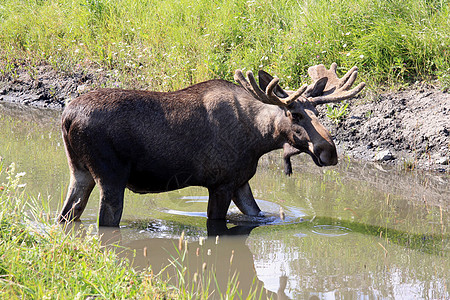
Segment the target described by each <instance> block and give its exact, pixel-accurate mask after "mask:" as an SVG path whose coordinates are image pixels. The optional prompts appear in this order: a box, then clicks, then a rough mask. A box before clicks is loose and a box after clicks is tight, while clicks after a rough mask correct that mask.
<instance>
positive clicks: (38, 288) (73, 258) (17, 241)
mask: <svg viewBox="0 0 450 300" xmlns="http://www.w3.org/2000/svg"><path fill="white" fill-rule="evenodd" d="M23 175H24V173H16V171H15V166H14V164H12V165H11V166H9V167H8V168H6V169H5V170H4V169H3V167H2V165H1V161H0V182H2V181H1V179H3V178H5V180H6V183H2V184H0V298H1V299H94V298H99V299H208V297H209V296H210V295H211V294H212V293H213V292H214V293H215V294H214V295H215V296H216V298H218V297H222V298H224V299H261V294H259V295H258V294H257V293H256V290H253V291H251V293H250V294H249V295H248V296H247V297H245V296H243V295H242V292H241V291H240V290H239V289H238V276H237V274H230V277H229V281H228V286H227V287H228V289H227V290H226V291H222V293H220V294H218V291H214V289H215V287H216V285H217V282H216V281H215V277H214V270H213V269H211V270H209V271H208V272H198V275H197V278H198V280H197V281H195V280H194V281H193V282H189V279H190V278H191V277H190V275H191V274H190V273H189V272H190V270H189V269H188V268H187V267H186V266H187V263H186V262H185V261H184V258H185V254H186V252H185V251H186V249H187V248H186V247H184V248H183V247H181V248H180V250H179V251H178V254H179V257H172V259H171V261H172V263H171V265H169V267H173V268H175V274H176V276H175V279H176V280H175V281H176V284H171V283H169V282H167V281H164V280H163V279H164V278H163V276H162V273H160V274H157V275H154V274H153V272H152V270H151V269H148V270H146V271H142V272H137V271H135V270H134V269H133V268H132V266H131V265H130V262H129V261H127V260H124V259H119V257H118V256H117V251H120V249H119V248H114V247H113V248H110V247H108V248H106V247H104V246H102V245H101V242H100V238H99V237H98V236H97V235H94V234H91V233H90V230H91V229H87V230H86V232H84V233H83V232H82V231H76V232H75V231H73V230H72V231H70V230H68V232H66V231H67V230H64V228H63V227H62V226H60V225H59V224H55V223H54V222H53V220H49V219H50V218H49V217H48V216H49V213H43V211H45V209H43V207H42V205H41V204H39V201H37V200H36V199H33V198H31V197H29V196H26V195H25V193H24V184H22V183H21V177H23ZM202 251H203V250H202ZM205 251H206V250H205Z"/></svg>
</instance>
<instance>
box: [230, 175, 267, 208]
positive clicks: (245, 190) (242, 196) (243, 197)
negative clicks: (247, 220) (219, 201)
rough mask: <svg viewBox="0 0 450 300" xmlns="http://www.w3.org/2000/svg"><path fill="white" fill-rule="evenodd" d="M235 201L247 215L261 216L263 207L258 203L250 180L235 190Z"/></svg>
mask: <svg viewBox="0 0 450 300" xmlns="http://www.w3.org/2000/svg"><path fill="white" fill-rule="evenodd" d="M233 202H234V204H236V206H237V207H238V208H239V210H240V211H241V212H242V213H243V214H245V215H248V216H259V215H260V214H261V209H259V207H258V204H256V201H255V198H254V197H253V194H252V190H251V189H250V185H249V184H248V182H246V183H245V184H244V185H243V186H241V187H240V188H238V189H237V190H236V191H235V192H234V195H233Z"/></svg>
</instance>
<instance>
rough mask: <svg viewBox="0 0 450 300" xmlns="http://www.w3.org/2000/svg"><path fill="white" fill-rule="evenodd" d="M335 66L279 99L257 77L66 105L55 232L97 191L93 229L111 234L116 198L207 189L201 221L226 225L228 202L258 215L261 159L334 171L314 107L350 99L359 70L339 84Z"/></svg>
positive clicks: (93, 97)
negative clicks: (64, 169)
mask: <svg viewBox="0 0 450 300" xmlns="http://www.w3.org/2000/svg"><path fill="white" fill-rule="evenodd" d="M336 69H337V65H336V64H335V63H333V64H332V65H331V67H330V69H326V68H325V66H324V65H317V66H313V67H310V68H309V69H308V73H309V75H310V77H311V78H312V80H313V82H312V84H310V85H307V84H305V85H303V86H302V87H301V88H300V89H298V90H297V91H295V92H291V91H285V90H283V89H282V88H281V87H280V86H279V85H278V78H273V77H272V76H271V75H269V74H268V73H266V72H264V71H259V73H258V77H259V86H258V84H257V82H256V80H255V78H254V76H253V74H252V72H250V71H249V72H247V78H248V79H246V78H245V77H244V75H243V73H242V71H240V70H236V72H235V76H234V78H235V80H236V81H237V83H238V85H237V84H234V83H232V82H229V81H225V80H209V81H206V82H202V83H198V84H195V85H193V86H190V87H187V88H185V89H182V90H179V91H174V92H152V91H137V90H121V89H99V90H95V91H92V92H89V93H87V94H84V95H82V96H80V97H78V98H76V99H75V100H73V101H71V102H70V103H69V104H68V105H67V107H66V108H65V109H64V112H63V114H62V135H63V140H64V146H65V151H66V155H67V159H68V163H69V169H70V184H69V188H68V192H67V196H66V199H65V202H64V205H63V208H62V211H61V213H60V215H59V217H58V220H59V221H60V222H65V221H74V220H77V219H79V218H80V216H81V214H82V213H83V210H84V209H85V207H86V204H87V202H88V198H89V195H90V193H91V191H92V189H93V188H94V186H95V184H98V186H99V188H100V212H99V220H98V223H99V225H100V226H118V225H119V222H120V219H121V216H122V211H123V202H124V190H125V188H128V189H130V190H131V191H133V192H136V193H159V192H166V191H171V190H176V189H180V188H184V187H187V186H202V187H206V188H207V189H208V192H209V200H208V208H207V215H208V219H211V220H215V219H225V217H226V214H227V211H228V207H229V205H230V203H231V200H233V202H234V203H235V204H236V206H237V207H238V208H239V210H240V211H241V212H242V213H244V214H246V215H250V216H257V215H261V210H260V208H259V207H258V205H257V203H256V202H255V199H254V198H253V195H252V191H251V189H250V185H249V183H248V181H249V180H250V179H251V178H252V177H253V175H254V174H255V172H256V168H257V164H258V160H259V158H260V157H261V156H262V155H263V154H265V153H268V152H270V151H272V150H275V149H281V148H282V149H283V150H284V161H285V172H286V173H287V174H288V175H290V173H291V172H292V167H291V162H290V157H291V156H293V155H296V154H298V153H301V152H306V153H308V154H309V155H310V156H311V157H312V159H313V161H314V162H315V164H316V165H318V166H330V165H335V164H337V161H338V158H337V153H336V147H335V145H334V143H333V140H332V138H331V135H330V133H329V132H328V131H327V130H326V129H325V127H324V126H323V125H322V124H321V123H320V122H319V120H318V118H317V110H316V109H315V106H316V105H320V104H324V103H330V102H339V101H342V100H344V99H348V98H352V97H353V96H355V95H356V94H357V93H359V92H360V91H361V90H362V89H363V88H364V83H360V84H359V85H358V86H356V87H355V88H353V89H351V86H352V85H353V83H354V81H355V79H356V76H357V68H356V67H353V68H352V69H351V70H349V71H348V72H347V74H346V75H344V76H343V77H342V78H339V77H338V76H337V74H336Z"/></svg>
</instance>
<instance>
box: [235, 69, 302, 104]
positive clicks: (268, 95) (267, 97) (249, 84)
mask: <svg viewBox="0 0 450 300" xmlns="http://www.w3.org/2000/svg"><path fill="white" fill-rule="evenodd" d="M247 78H248V80H246V79H245V77H244V74H242V71H241V70H239V69H238V70H236V71H235V73H234V80H236V82H238V83H239V84H240V85H241V86H242V87H243V88H244V89H245V90H247V91H248V92H250V93H251V94H252V95H253V96H254V97H255V98H256V99H258V100H260V101H261V102H263V103H266V104H272V105H278V106H289V105H290V104H291V103H292V102H294V101H295V100H297V99H298V98H299V97H301V96H302V94H303V92H304V91H305V90H306V89H307V87H308V85H307V84H305V85H303V86H302V87H301V88H299V89H298V90H297V91H295V92H294V93H292V94H290V95H289V97H287V98H280V97H277V96H276V95H275V94H274V90H275V88H276V87H277V85H278V82H279V81H280V80H279V79H278V78H276V77H275V78H273V79H272V80H271V81H270V83H269V84H268V85H267V87H266V91H265V92H264V91H263V90H261V88H260V87H259V86H258V84H257V83H256V80H255V77H254V76H253V72H252V71H247Z"/></svg>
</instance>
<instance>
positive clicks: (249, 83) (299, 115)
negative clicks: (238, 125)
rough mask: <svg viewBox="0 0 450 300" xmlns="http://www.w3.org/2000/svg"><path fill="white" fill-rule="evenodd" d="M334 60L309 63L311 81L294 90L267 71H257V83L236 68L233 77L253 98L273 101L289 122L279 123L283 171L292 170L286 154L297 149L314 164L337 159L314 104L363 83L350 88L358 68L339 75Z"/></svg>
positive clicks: (336, 98)
mask: <svg viewBox="0 0 450 300" xmlns="http://www.w3.org/2000/svg"><path fill="white" fill-rule="evenodd" d="M336 70H337V64H336V63H333V64H331V66H330V69H329V70H327V69H326V67H325V66H324V65H322V64H320V65H316V66H313V67H310V68H309V69H308V74H309V76H310V77H311V78H312V80H313V82H312V83H311V84H310V85H307V84H305V85H303V86H302V87H301V88H299V89H298V90H297V91H285V90H283V89H282V88H281V87H280V86H279V84H278V82H279V79H278V78H276V77H275V78H274V77H272V76H271V75H269V74H268V73H267V72H265V71H263V70H260V71H259V72H258V77H259V86H258V84H257V83H256V80H255V77H254V76H253V73H252V72H251V71H248V72H247V77H248V80H246V79H245V77H244V75H243V73H242V71H241V70H236V72H235V76H234V79H235V80H236V81H237V82H238V83H239V84H240V85H241V86H242V87H243V88H244V89H246V90H247V91H248V92H249V93H251V94H252V95H253V96H254V97H255V98H256V99H258V100H260V101H262V102H263V103H266V104H271V105H277V106H279V107H281V108H283V109H284V111H285V114H286V116H287V117H288V119H289V122H288V123H287V124H286V123H284V124H283V125H284V126H285V127H286V126H287V128H283V130H284V131H285V132H287V133H288V134H287V135H288V136H287V141H288V142H287V143H285V144H284V145H283V149H284V159H285V173H286V174H287V175H291V174H292V166H291V162H290V157H291V156H293V155H296V154H299V153H302V152H304V153H308V154H309V155H310V156H311V158H312V159H313V161H314V162H315V163H316V165H317V166H320V167H322V166H331V165H335V164H337V162H338V158H337V153H336V146H335V145H334V142H333V140H332V138H331V135H330V133H329V132H328V130H327V129H326V128H325V127H324V126H323V125H322V124H321V123H320V122H319V119H318V118H317V115H318V111H317V110H316V106H317V105H320V104H325V103H333V102H340V101H343V100H345V99H349V98H352V97H354V96H355V95H356V94H358V93H359V92H360V91H361V90H362V89H363V88H364V86H365V83H364V82H362V83H360V84H359V85H358V86H356V87H355V88H353V89H350V88H351V86H352V85H353V83H354V82H355V80H356V77H357V74H358V71H357V70H358V69H357V67H353V68H351V69H350V70H349V71H348V72H347V73H346V74H345V75H344V76H343V77H342V78H339V77H338V75H337V73H336Z"/></svg>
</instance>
